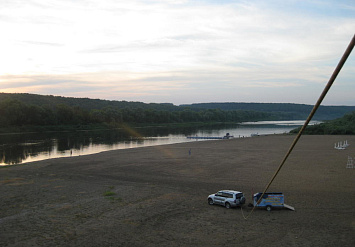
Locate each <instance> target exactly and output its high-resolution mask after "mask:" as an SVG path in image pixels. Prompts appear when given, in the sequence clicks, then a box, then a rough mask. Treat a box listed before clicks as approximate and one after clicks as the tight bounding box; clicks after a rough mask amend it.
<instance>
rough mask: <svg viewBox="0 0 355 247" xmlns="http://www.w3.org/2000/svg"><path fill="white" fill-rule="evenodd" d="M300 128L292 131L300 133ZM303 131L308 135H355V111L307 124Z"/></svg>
mask: <svg viewBox="0 0 355 247" xmlns="http://www.w3.org/2000/svg"><path fill="white" fill-rule="evenodd" d="M300 128H301V127H300ZM300 128H297V129H294V130H292V131H291V133H294V134H296V133H298V132H299V130H300ZM303 133H304V134H308V135H355V111H353V112H351V113H348V114H345V115H344V116H343V117H341V118H337V119H333V120H329V121H326V122H324V123H321V124H317V125H310V126H307V128H306V129H305V130H304V132H303Z"/></svg>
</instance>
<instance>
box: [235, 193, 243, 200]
mask: <svg viewBox="0 0 355 247" xmlns="http://www.w3.org/2000/svg"><path fill="white" fill-rule="evenodd" d="M235 197H236V198H237V199H239V198H241V197H243V193H238V194H236V195H235Z"/></svg>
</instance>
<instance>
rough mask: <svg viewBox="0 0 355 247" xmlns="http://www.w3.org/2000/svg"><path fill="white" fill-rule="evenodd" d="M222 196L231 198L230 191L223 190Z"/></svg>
mask: <svg viewBox="0 0 355 247" xmlns="http://www.w3.org/2000/svg"><path fill="white" fill-rule="evenodd" d="M222 196H223V197H226V198H233V194H231V193H227V192H223V195H222Z"/></svg>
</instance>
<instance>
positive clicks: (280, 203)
mask: <svg viewBox="0 0 355 247" xmlns="http://www.w3.org/2000/svg"><path fill="white" fill-rule="evenodd" d="M262 194H263V193H260V192H259V193H255V194H254V196H253V205H254V206H255V207H257V208H265V209H266V210H267V211H271V209H273V208H287V209H290V210H293V211H294V210H295V208H294V207H291V206H290V205H287V204H285V196H284V194H283V193H281V192H267V193H265V194H264V195H263V198H262V199H261V200H260V202H259V203H258V201H259V199H260V197H261V195H262Z"/></svg>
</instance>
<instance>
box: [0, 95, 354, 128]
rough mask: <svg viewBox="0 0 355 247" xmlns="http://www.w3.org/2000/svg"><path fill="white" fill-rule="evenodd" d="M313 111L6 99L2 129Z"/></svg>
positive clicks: (1, 105) (321, 114) (335, 111)
mask: <svg viewBox="0 0 355 247" xmlns="http://www.w3.org/2000/svg"><path fill="white" fill-rule="evenodd" d="M311 109H312V106H310V105H300V104H277V103H275V104H263V103H206V104H193V105H181V106H176V105H173V104H171V103H165V104H158V103H151V104H146V103H142V102H127V101H110V100H100V99H89V98H70V97H60V96H51V95H49V96H44V95H35V94H8V93H0V128H4V129H6V128H12V127H15V126H64V125H65V126H68V125H71V126H74V125H77V126H84V125H92V124H94V125H96V124H99V125H100V124H105V125H106V124H109V125H113V126H116V125H117V124H124V123H132V124H136V123H137V124H164V123H196V122H201V123H202V122H203V123H216V122H234V123H237V122H246V121H262V120H302V119H306V118H307V116H308V114H309V113H310V111H311ZM351 111H355V106H322V107H320V109H319V110H318V112H317V113H316V116H315V117H314V120H329V119H335V118H338V117H342V116H343V115H344V114H345V113H348V112H351ZM4 131H5V132H6V131H7V130H4Z"/></svg>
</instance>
